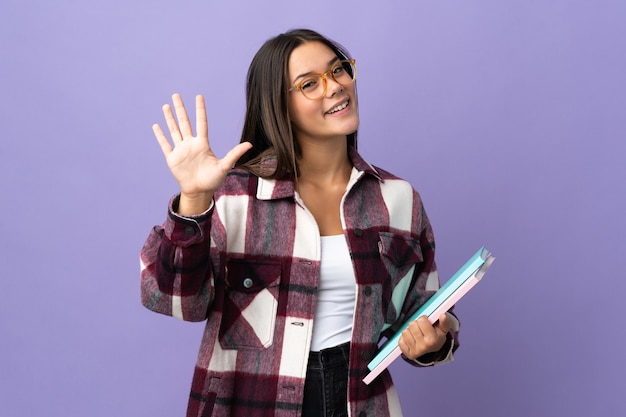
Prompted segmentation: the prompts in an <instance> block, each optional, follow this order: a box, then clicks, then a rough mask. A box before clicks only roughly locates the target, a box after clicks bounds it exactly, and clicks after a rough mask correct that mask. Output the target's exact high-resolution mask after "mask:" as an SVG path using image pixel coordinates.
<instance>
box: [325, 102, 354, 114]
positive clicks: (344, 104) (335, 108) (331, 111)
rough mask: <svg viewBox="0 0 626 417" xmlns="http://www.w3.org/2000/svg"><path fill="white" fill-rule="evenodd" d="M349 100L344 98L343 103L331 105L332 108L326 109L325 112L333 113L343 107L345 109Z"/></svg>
mask: <svg viewBox="0 0 626 417" xmlns="http://www.w3.org/2000/svg"><path fill="white" fill-rule="evenodd" d="M349 102H350V100H346V101H344V102H343V103H341V104H340V105H338V106H336V107H333V108H332V109H330V110H328V111H327V112H326V114H333V113H337V112H338V111H341V110H343V109H345V108H346V107H348V103H349Z"/></svg>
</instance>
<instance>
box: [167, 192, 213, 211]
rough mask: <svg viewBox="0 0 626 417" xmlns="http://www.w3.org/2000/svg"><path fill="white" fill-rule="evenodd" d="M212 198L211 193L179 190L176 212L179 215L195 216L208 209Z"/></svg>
mask: <svg viewBox="0 0 626 417" xmlns="http://www.w3.org/2000/svg"><path fill="white" fill-rule="evenodd" d="M212 200H213V193H194V194H187V193H184V192H181V193H180V198H179V200H178V208H177V210H176V213H178V214H180V215H181V216H195V215H198V214H202V213H204V212H205V211H207V210H208V209H209V207H210V206H211V201H212Z"/></svg>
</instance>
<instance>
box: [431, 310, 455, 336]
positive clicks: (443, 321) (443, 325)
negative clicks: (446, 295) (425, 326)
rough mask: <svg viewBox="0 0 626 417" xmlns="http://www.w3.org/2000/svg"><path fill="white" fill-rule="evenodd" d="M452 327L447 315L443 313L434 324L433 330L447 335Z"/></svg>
mask: <svg viewBox="0 0 626 417" xmlns="http://www.w3.org/2000/svg"><path fill="white" fill-rule="evenodd" d="M451 326H452V321H451V320H450V318H449V317H448V313H443V314H441V315H440V316H439V320H438V321H437V323H435V328H436V329H437V331H439V332H441V333H448V332H449V331H450V328H451Z"/></svg>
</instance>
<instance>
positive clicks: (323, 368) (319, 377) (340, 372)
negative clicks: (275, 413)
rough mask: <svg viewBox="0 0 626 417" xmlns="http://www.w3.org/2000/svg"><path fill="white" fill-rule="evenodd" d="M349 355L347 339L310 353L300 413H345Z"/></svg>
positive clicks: (322, 416)
mask: <svg viewBox="0 0 626 417" xmlns="http://www.w3.org/2000/svg"><path fill="white" fill-rule="evenodd" d="M349 357H350V343H344V344H343V345H339V346H335V347H332V348H329V349H324V350H322V351H320V352H311V353H310V355H309V363H308V366H307V370H306V380H305V383H304V401H303V403H302V417H347V416H348V359H349Z"/></svg>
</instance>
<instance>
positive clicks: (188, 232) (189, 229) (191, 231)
mask: <svg viewBox="0 0 626 417" xmlns="http://www.w3.org/2000/svg"><path fill="white" fill-rule="evenodd" d="M185 234H186V235H187V236H193V235H195V234H196V229H194V228H193V227H191V226H187V227H185Z"/></svg>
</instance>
